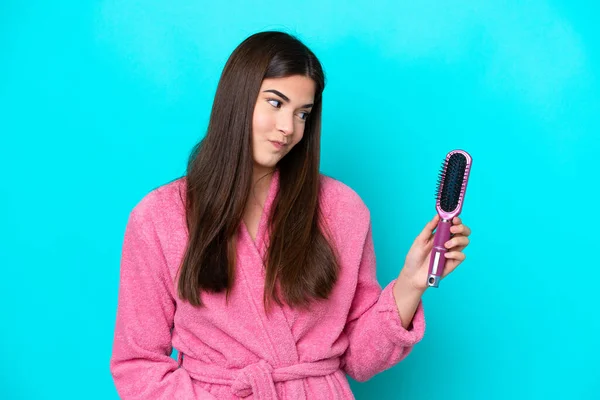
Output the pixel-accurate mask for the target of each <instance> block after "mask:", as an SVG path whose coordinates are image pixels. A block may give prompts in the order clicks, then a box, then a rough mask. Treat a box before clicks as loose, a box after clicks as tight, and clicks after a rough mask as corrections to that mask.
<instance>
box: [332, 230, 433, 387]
mask: <svg viewBox="0 0 600 400" xmlns="http://www.w3.org/2000/svg"><path fill="white" fill-rule="evenodd" d="M394 283H395V280H393V281H392V282H390V283H389V284H388V285H387V286H386V287H385V288H384V289H383V290H382V289H381V286H380V285H379V283H378V281H377V276H376V268H375V251H374V246H373V237H372V230H371V226H370V225H369V228H368V231H367V235H366V239H365V242H364V247H363V253H362V259H361V263H360V267H359V276H358V282H357V288H356V292H355V295H354V299H353V302H352V306H351V309H350V313H349V316H348V321H347V323H346V326H345V328H344V331H345V333H346V335H347V336H348V338H349V345H348V348H347V350H346V352H345V353H344V355H343V357H342V368H343V370H344V371H345V372H346V373H347V374H348V375H349V376H350V377H352V378H353V379H354V380H356V381H359V382H364V381H367V380H369V379H371V378H372V377H373V376H374V375H376V374H378V373H380V372H382V371H384V370H386V369H389V368H391V367H392V366H394V365H395V364H397V363H398V362H400V361H401V360H402V359H404V358H405V357H406V356H407V355H408V354H409V353H410V352H411V350H412V348H413V346H414V345H415V344H416V343H417V342H419V341H420V340H421V339H422V338H423V335H424V331H425V318H424V314H423V305H422V302H419V305H418V307H417V309H416V311H415V315H414V317H413V320H412V322H411V324H410V325H409V327H408V329H405V328H404V327H403V326H402V321H401V320H400V315H399V313H398V307H397V305H396V301H395V298H394V294H393V290H392V289H393V286H394Z"/></svg>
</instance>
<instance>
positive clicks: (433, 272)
mask: <svg viewBox="0 0 600 400" xmlns="http://www.w3.org/2000/svg"><path fill="white" fill-rule="evenodd" d="M451 227H452V220H445V219H442V220H440V222H438V225H437V228H436V230H435V237H434V239H433V249H431V257H430V259H429V275H428V276H427V285H429V286H431V287H438V285H439V283H440V280H441V279H442V274H443V273H444V266H445V265H446V252H447V251H448V249H446V248H445V247H444V243H446V242H447V241H448V239H450V228H451Z"/></svg>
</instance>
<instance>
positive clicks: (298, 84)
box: [260, 75, 316, 104]
mask: <svg viewBox="0 0 600 400" xmlns="http://www.w3.org/2000/svg"><path fill="white" fill-rule="evenodd" d="M315 87H316V85H315V81H313V80H312V79H311V78H309V77H307V76H302V75H292V76H286V77H285V78H268V79H264V80H263V82H262V85H261V87H260V91H261V93H262V92H263V91H265V90H269V89H275V90H277V91H279V92H281V93H282V94H284V95H285V96H287V97H288V98H289V99H290V101H291V102H292V103H302V104H305V103H312V102H313V100H314V97H315Z"/></svg>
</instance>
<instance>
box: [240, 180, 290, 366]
mask: <svg viewBox="0 0 600 400" xmlns="http://www.w3.org/2000/svg"><path fill="white" fill-rule="evenodd" d="M278 190H279V172H278V171H276V172H275V174H274V175H273V178H272V179H271V184H270V187H269V192H268V195H267V198H266V200H265V205H264V209H263V213H262V215H261V218H260V222H259V225H258V230H257V235H256V241H253V240H252V237H251V236H250V233H249V232H248V229H247V228H246V225H245V224H244V223H243V222H242V223H241V224H240V230H239V235H238V238H239V240H238V258H237V274H238V277H239V279H240V280H241V281H240V285H241V286H240V289H242V290H244V291H245V292H246V293H247V298H248V304H249V306H250V308H251V310H252V311H253V312H254V313H256V315H257V318H258V321H257V322H258V323H259V325H260V329H262V330H263V333H264V336H265V339H266V340H267V342H268V343H266V344H265V346H266V348H268V349H269V351H270V354H269V355H265V357H269V358H268V359H267V361H271V362H274V363H276V364H277V365H291V364H296V363H298V361H299V358H298V351H297V348H296V341H295V339H294V337H293V335H292V330H291V327H290V325H289V324H288V321H287V319H286V317H285V315H284V312H283V309H282V308H281V307H280V306H279V305H277V304H276V303H273V307H272V310H271V312H270V313H269V315H267V314H266V312H265V309H264V305H263V293H264V288H265V276H266V275H265V268H264V260H265V259H266V252H267V249H268V244H269V239H268V238H269V233H270V232H269V227H268V225H269V221H268V218H269V214H270V212H271V207H272V205H273V201H274V199H275V196H276V194H277V192H278Z"/></svg>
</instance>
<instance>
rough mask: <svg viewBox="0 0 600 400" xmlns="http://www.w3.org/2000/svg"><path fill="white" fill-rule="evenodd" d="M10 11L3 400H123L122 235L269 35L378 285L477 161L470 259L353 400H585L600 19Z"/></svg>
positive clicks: (0, 100) (578, 10) (297, 11)
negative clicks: (373, 254)
mask: <svg viewBox="0 0 600 400" xmlns="http://www.w3.org/2000/svg"><path fill="white" fill-rule="evenodd" d="M370 3H371V2H370V1H356V2H353V3H352V4H353V5H352V6H350V5H348V4H344V3H343V2H340V1H323V0H320V1H305V2H289V3H287V2H286V3H282V2H279V3H274V2H270V1H269V2H257V1H253V2H239V1H237V2H228V3H227V4H219V3H217V2H206V3H201V2H193V1H171V2H167V1H144V2H138V1H102V2H101V1H98V2H82V1H60V2H41V1H30V2H17V1H14V0H13V1H11V0H9V1H8V2H7V1H6V0H4V1H2V3H1V4H0V46H1V47H0V50H1V51H0V138H1V139H0V174H1V185H0V251H1V254H0V264H1V269H0V272H1V274H2V275H1V277H0V296H2V297H1V304H2V305H1V307H0V321H1V322H0V323H1V324H2V325H1V327H0V328H1V329H0V341H1V343H2V344H3V349H2V357H1V358H0V359H1V360H2V361H1V364H0V368H1V369H0V390H1V396H0V397H2V398H4V399H81V398H85V399H116V398H118V396H117V394H116V391H115V389H114V386H113V383H112V379H111V376H110V373H109V369H108V363H109V357H110V353H111V348H112V334H113V327H114V319H115V312H116V301H117V290H118V278H119V262H120V250H121V244H122V238H123V233H124V229H125V224H126V221H127V216H128V214H129V212H130V211H131V209H132V207H133V206H134V205H135V204H136V203H137V202H138V201H139V200H140V199H141V198H142V197H143V196H144V195H145V194H146V193H147V192H148V191H149V190H151V189H152V188H154V187H156V186H158V185H161V184H163V183H166V182H167V181H169V180H171V179H173V178H175V177H177V176H180V175H181V174H183V173H184V171H185V163H186V160H187V156H188V153H189V151H190V149H191V147H192V146H193V145H194V144H195V143H196V142H197V141H198V140H199V139H200V138H201V136H202V135H203V134H204V131H205V128H206V125H207V122H208V116H209V112H210V107H211V104H212V98H213V95H214V91H215V88H216V85H217V81H218V78H219V75H220V73H221V69H222V67H223V65H224V63H225V61H226V60H227V57H228V56H229V54H230V53H231V51H233V49H234V48H235V46H237V44H239V43H240V42H241V41H242V40H243V39H244V38H245V37H246V36H248V35H250V34H252V33H255V32H257V31H262V30H269V29H281V30H285V31H287V32H289V33H293V34H296V35H297V36H298V37H299V38H300V39H302V40H303V41H304V42H305V43H306V44H307V45H308V46H309V47H311V48H312V49H313V50H314V52H315V53H316V54H317V56H318V57H319V58H320V59H321V61H322V63H323V65H324V67H325V71H326V74H327V77H328V86H327V88H326V91H325V94H324V115H323V139H322V141H323V154H322V170H323V172H324V173H326V174H329V175H331V176H333V177H335V178H337V179H340V180H342V181H343V182H345V183H346V184H348V185H350V186H351V187H352V188H354V189H355V190H356V191H357V192H358V193H359V194H360V195H361V196H362V198H363V199H364V201H365V202H366V203H367V205H368V206H369V208H370V209H371V211H372V216H373V227H374V237H375V246H376V251H377V255H378V276H379V278H380V282H381V283H382V285H384V284H386V283H387V282H389V281H390V280H391V279H393V278H394V277H395V276H396V275H397V273H398V272H399V270H400V268H401V266H402V263H403V260H404V255H405V254H406V252H407V251H408V248H409V247H410V245H411V243H412V241H413V239H414V237H415V236H416V235H417V234H418V233H419V232H420V230H421V229H422V227H423V226H424V224H425V223H426V222H427V221H428V220H429V219H430V218H431V217H433V215H434V212H435V211H434V193H435V182H436V180H437V173H438V170H439V168H440V166H441V162H442V160H443V158H444V156H445V154H446V153H447V152H448V151H450V150H452V149H455V148H463V149H465V150H467V151H469V152H470V153H471V155H472V156H473V159H474V163H473V169H472V174H471V179H470V181H469V188H468V190H467V197H466V200H465V206H464V211H463V214H462V217H463V219H464V221H465V223H466V224H467V225H469V226H470V227H471V228H472V231H473V233H472V236H471V245H470V246H469V248H468V249H467V251H466V253H467V260H466V261H465V262H464V263H463V264H462V265H461V267H460V268H459V269H458V270H457V271H456V272H455V273H454V274H453V275H452V276H450V277H449V278H448V279H446V280H444V282H443V284H442V285H441V286H440V288H439V289H436V290H429V291H428V292H427V293H426V294H425V296H424V302H425V310H426V319H427V331H426V336H425V338H424V339H423V341H422V342H421V343H419V344H418V345H417V346H416V347H415V349H414V351H413V353H412V354H411V355H410V356H409V357H408V358H407V359H406V360H405V361H403V362H401V363H400V364H398V365H397V366H395V367H394V368H392V369H391V370H388V371H385V372H383V373H381V374H380V375H378V376H376V377H375V378H373V379H372V380H371V381H369V382H367V383H362V384H359V383H356V382H351V385H352V388H353V390H354V392H355V394H356V397H357V398H359V399H371V398H374V397H377V398H379V399H506V398H511V399H562V398H569V399H597V398H600V367H599V366H598V358H599V356H600V350H599V346H598V338H599V336H600V322H599V320H600V319H599V313H598V305H599V304H600V301H599V299H598V294H597V293H598V288H597V287H598V285H597V279H598V269H599V267H600V261H599V258H598V255H597V250H595V251H594V250H593V249H594V248H596V249H598V248H599V247H600V246H599V245H598V241H597V239H596V238H595V237H594V233H593V232H594V229H595V228H596V227H597V225H598V222H597V220H598V217H597V215H596V213H595V212H594V211H595V210H596V209H597V205H598V193H597V186H598V182H599V179H598V174H597V165H598V155H599V154H600V153H599V150H600V139H598V134H599V132H600V129H599V128H600V123H599V118H598V117H599V115H600V113H599V112H600V85H599V77H600V75H599V74H600V58H599V57H600V46H599V37H600V28H598V25H597V16H598V15H599V10H598V6H597V5H596V3H595V2H592V1H588V2H583V1H566V0H557V1H544V0H533V1H528V2H517V1H512V2H511V1H508V2H505V1H502V2H501V1H488V2H483V1H477V0H450V1H442V0H426V1H421V2H407V1H401V2H398V1H387V2H383V1H379V2H376V4H370Z"/></svg>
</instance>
